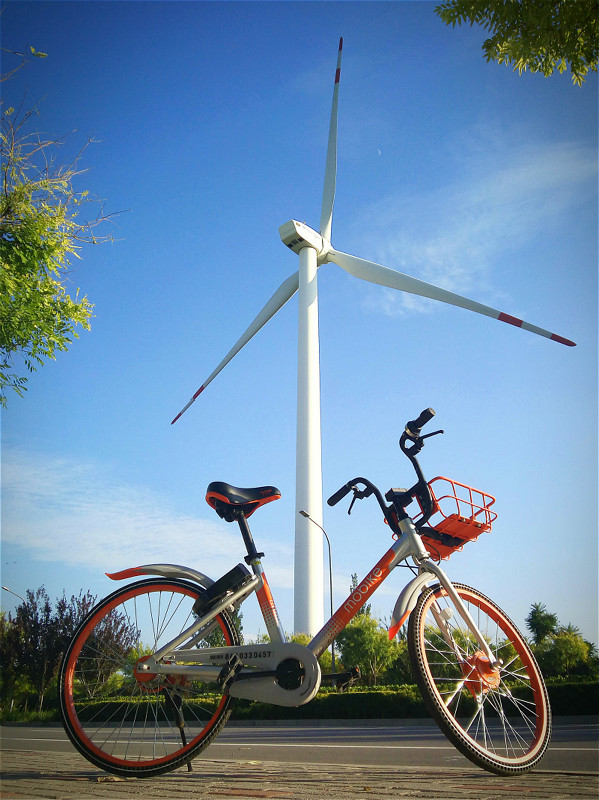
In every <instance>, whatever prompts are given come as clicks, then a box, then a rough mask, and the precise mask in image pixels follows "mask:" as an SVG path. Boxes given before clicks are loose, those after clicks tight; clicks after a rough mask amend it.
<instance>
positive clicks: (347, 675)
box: [337, 667, 362, 692]
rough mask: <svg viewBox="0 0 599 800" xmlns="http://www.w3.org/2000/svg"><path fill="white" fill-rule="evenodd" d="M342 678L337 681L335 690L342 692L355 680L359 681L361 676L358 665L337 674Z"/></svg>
mask: <svg viewBox="0 0 599 800" xmlns="http://www.w3.org/2000/svg"><path fill="white" fill-rule="evenodd" d="M339 677H340V678H341V679H342V680H340V681H339V682H338V683H337V690H338V691H340V692H344V691H345V690H346V689H349V687H350V686H352V685H353V684H354V683H355V682H356V681H359V680H360V678H361V677H362V673H361V672H360V667H352V669H350V670H349V672H342V673H341V674H340V676H339Z"/></svg>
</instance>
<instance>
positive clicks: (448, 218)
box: [363, 140, 597, 314]
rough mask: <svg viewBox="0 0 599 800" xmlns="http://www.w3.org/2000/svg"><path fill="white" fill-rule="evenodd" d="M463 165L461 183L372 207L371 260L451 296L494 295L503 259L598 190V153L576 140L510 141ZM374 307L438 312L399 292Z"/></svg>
mask: <svg viewBox="0 0 599 800" xmlns="http://www.w3.org/2000/svg"><path fill="white" fill-rule="evenodd" d="M458 166H459V167H460V171H461V174H460V177H459V178H458V179H456V180H454V181H453V182H451V183H448V184H446V185H444V186H441V188H439V189H435V190H431V191H427V192H421V193H417V194H416V195H413V196H412V195H410V196H408V195H407V194H405V193H400V194H398V195H396V196H394V197H390V198H389V197H388V198H385V199H384V200H383V201H381V202H380V203H377V204H376V206H375V207H373V208H371V209H370V212H369V213H368V215H367V219H366V220H365V223H366V224H365V225H364V226H363V227H364V230H366V231H367V234H368V239H369V242H370V243H371V244H370V246H369V250H370V252H369V255H368V257H370V258H373V260H375V261H379V262H381V263H383V264H386V265H388V266H391V267H393V268H395V269H399V270H400V271H402V272H406V273H407V274H409V275H413V276H415V277H419V278H422V279H423V280H426V281H429V282H430V283H434V284H436V285H439V286H442V287H443V288H446V289H449V290H451V291H455V292H458V293H464V294H467V293H469V292H472V291H477V292H479V293H480V292H483V293H485V294H488V293H490V292H491V293H492V291H491V280H490V274H491V272H492V270H493V268H494V266H496V265H497V264H498V262H499V261H500V258H501V256H502V255H505V254H506V253H508V252H509V250H511V249H513V248H517V247H518V246H522V244H523V243H526V242H527V241H530V240H532V239H533V238H534V237H535V236H538V235H539V234H540V233H542V232H543V231H546V230H547V229H548V228H550V227H551V226H553V225H554V224H555V222H556V221H557V220H558V219H559V217H560V215H562V214H563V213H564V212H565V211H566V210H568V209H572V208H573V207H575V205H576V204H578V203H582V202H587V201H588V199H589V197H590V196H591V192H594V191H595V187H596V176H597V154H596V151H595V148H594V147H591V146H589V145H587V144H581V143H575V142H565V143H555V142H552V143H533V144H531V143H527V142H524V141H519V140H511V141H507V140H504V141H502V142H501V143H499V142H495V144H494V146H492V147H491V148H490V149H489V150H486V151H484V152H483V151H482V149H481V148H478V149H477V150H475V151H474V152H469V157H468V158H463V159H461V160H460V162H459V165H458ZM373 241H374V242H376V243H377V244H376V245H375V252H374V253H373V252H372V242H373ZM374 302H376V303H377V305H378V309H379V311H380V310H382V311H383V312H385V313H387V314H405V313H408V312H414V311H418V312H427V311H430V310H431V309H432V308H434V304H433V301H429V300H425V299H422V298H417V297H413V296H410V295H406V294H403V293H400V292H394V291H392V290H385V291H384V292H383V293H381V292H380V291H377V292H376V296H375V295H374V293H373V294H372V295H370V296H369V303H374Z"/></svg>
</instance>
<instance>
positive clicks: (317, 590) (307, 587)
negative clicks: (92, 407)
mask: <svg viewBox="0 0 599 800" xmlns="http://www.w3.org/2000/svg"><path fill="white" fill-rule="evenodd" d="M342 47H343V39H341V40H340V41H339V51H338V55H337V68H336V72H335V84H334V89H333V103H332V109H331V120H330V125H329V141H328V148H327V158H326V167H325V178H324V191H323V197H322V210H321V216H320V228H319V232H318V233H317V232H316V231H315V230H313V229H312V228H309V227H308V226H307V225H305V224H303V223H301V222H297V221H296V220H291V221H289V222H287V223H285V225H282V226H281V227H280V228H279V234H280V236H281V239H282V241H283V243H284V244H285V245H287V247H288V248H289V249H291V250H293V252H294V253H297V255H298V256H299V269H298V271H297V272H294V273H293V275H290V276H289V277H288V278H287V279H286V280H285V281H283V283H282V284H281V285H280V286H279V288H278V289H277V291H276V292H275V293H274V294H273V296H272V297H271V298H270V300H269V301H268V302H267V303H266V305H265V306H264V308H263V309H262V310H261V311H260V313H259V314H258V315H257V317H256V318H255V319H254V321H253V322H252V323H251V325H250V326H249V327H248V328H247V329H246V331H245V332H244V333H243V335H242V336H241V337H240V339H239V340H238V341H237V343H236V344H235V345H234V346H233V347H232V348H231V350H230V351H229V352H228V353H227V355H226V356H225V357H224V358H223V360H222V361H221V362H220V364H219V365H218V366H217V367H216V369H215V370H214V371H213V372H212V374H211V375H210V376H209V377H208V378H207V379H206V380H205V381H204V383H203V384H202V385H201V386H200V388H199V389H198V390H197V391H196V392H195V394H194V395H193V396H192V397H191V399H190V400H189V402H188V403H187V405H186V406H185V407H184V408H183V409H182V410H181V411H180V412H179V413H178V414H177V416H176V417H175V418H174V419H173V422H172V423H171V424H173V423H175V422H176V421H177V420H178V419H179V417H180V416H181V415H182V414H183V413H184V412H185V411H186V410H187V409H188V408H189V406H190V405H191V404H192V403H193V402H194V401H195V400H196V399H197V398H198V397H199V395H200V394H201V393H202V392H203V391H204V389H205V388H206V387H207V386H208V384H209V383H210V382H211V381H212V380H214V378H215V377H216V376H217V375H218V373H219V372H220V371H221V370H222V369H223V368H224V367H225V366H226V365H227V364H228V363H229V361H231V359H232V358H234V356H236V355H237V353H238V352H239V351H240V350H241V348H242V347H244V345H246V344H247V343H248V342H249V340H250V339H251V338H252V337H253V336H254V335H255V334H256V333H257V332H258V331H259V330H260V328H262V327H263V325H265V324H266V323H267V322H268V320H269V319H270V318H271V317H273V316H274V315H275V314H276V313H277V311H279V309H281V308H282V307H283V306H284V305H285V303H286V302H287V301H288V300H289V299H290V298H291V297H293V295H294V294H295V293H296V292H297V293H298V298H299V302H298V305H299V311H298V367H297V450H296V501H295V505H296V508H295V510H296V515H295V520H296V523H295V589H294V629H295V632H296V633H308V634H311V635H313V634H316V633H317V632H318V631H319V630H320V628H321V627H322V625H323V621H324V619H323V616H324V615H323V609H324V597H323V595H324V580H323V541H322V533H321V531H319V530H318V527H317V526H322V524H323V513H322V464H321V439H320V358H319V346H318V286H317V274H318V268H319V267H320V266H321V265H322V264H326V263H334V264H337V265H338V266H340V267H341V268H342V269H344V270H345V271H346V272H349V274H350V275H353V276H354V277H356V278H361V279H362V280H365V281H368V282H370V283H376V284H379V285H380V286H386V287H388V288H390V289H397V290H399V291H402V292H408V293H410V294H416V295H420V296H421V297H429V298H432V299H434V300H439V301H441V302H443V303H449V304H451V305H455V306H460V307H461V308H465V309H468V310H469V311H475V312H476V313H478V314H483V315H485V316H488V317H492V318H493V319H497V320H500V321H501V322H507V323H509V324H510V325H515V326H517V327H519V328H523V329H524V330H527V331H530V332H531V333H536V334H538V335H539V336H545V337H547V338H549V339H553V340H554V341H556V342H559V343H561V344H564V345H568V346H570V347H572V346H574V342H572V341H570V340H569V339H565V338H563V337H562V336H558V335H557V334H555V333H551V332H550V331H547V330H544V329H543V328H539V327H537V326H536V325H531V324H530V323H528V322H524V321H523V320H521V319H518V318H517V317H513V316H511V315H510V314H505V313H503V312H501V311H498V310H497V309H494V308H490V307H489V306H485V305H482V304H481V303H477V302H476V301H474V300H469V299H468V298H466V297H462V296H461V295H458V294H454V293H453V292H449V291H447V290H445V289H441V288H439V287H438V286H434V285H433V284H430V283H426V282H425V281H421V280H418V279H417V278H412V277H410V276H408V275H404V274H403V273H401V272H397V271H396V270H393V269H390V268H389V267H385V266H382V265H381V264H376V263H375V262H373V261H366V260H364V259H362V258H358V257H357V256H353V255H349V254H348V253H344V252H342V251H340V250H336V249H335V248H334V247H333V246H332V245H331V227H332V219H333V204H334V200H335V184H336V175H337V107H338V101H339V77H340V72H341V52H342ZM300 511H306V512H307V513H308V515H309V517H310V518H311V519H308V517H306V516H304V515H301V514H299V512H300ZM314 523H316V525H315V524H314Z"/></svg>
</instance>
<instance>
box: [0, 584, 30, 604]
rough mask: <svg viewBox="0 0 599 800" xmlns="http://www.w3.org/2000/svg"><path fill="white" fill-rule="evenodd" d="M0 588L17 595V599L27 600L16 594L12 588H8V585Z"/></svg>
mask: <svg viewBox="0 0 599 800" xmlns="http://www.w3.org/2000/svg"><path fill="white" fill-rule="evenodd" d="M2 588H3V589H4V591H5V592H10V594H14V596H15V597H18V598H19V600H22V601H23V602H24V603H26V602H27V600H25V598H24V597H21V595H20V594H17V593H16V592H13V590H12V589H9V588H8V586H3V587H2Z"/></svg>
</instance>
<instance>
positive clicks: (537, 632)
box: [525, 603, 558, 645]
mask: <svg viewBox="0 0 599 800" xmlns="http://www.w3.org/2000/svg"><path fill="white" fill-rule="evenodd" d="M525 622H526V627H527V628H528V630H529V631H530V632H531V633H532V638H533V640H534V643H535V644H537V645H538V644H540V643H541V642H542V641H543V639H545V637H546V636H549V635H550V634H552V633H555V632H556V630H557V626H558V620H557V615H556V614H551V613H550V612H549V611H547V607H546V606H545V605H544V604H543V603H533V604H532V607H531V609H530V612H529V614H528V616H527V617H526V620H525Z"/></svg>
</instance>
